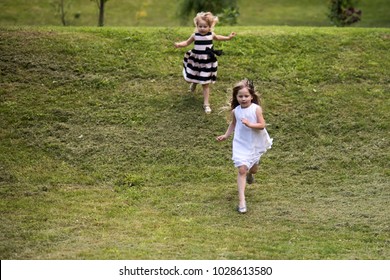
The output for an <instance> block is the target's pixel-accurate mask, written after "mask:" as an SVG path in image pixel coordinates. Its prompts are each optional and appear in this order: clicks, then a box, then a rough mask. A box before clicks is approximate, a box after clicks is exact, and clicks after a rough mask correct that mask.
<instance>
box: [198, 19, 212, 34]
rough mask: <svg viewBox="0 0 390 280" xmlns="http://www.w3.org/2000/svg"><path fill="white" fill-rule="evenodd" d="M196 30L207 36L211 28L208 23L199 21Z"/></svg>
mask: <svg viewBox="0 0 390 280" xmlns="http://www.w3.org/2000/svg"><path fill="white" fill-rule="evenodd" d="M196 28H197V29H198V32H199V33H200V34H202V35H205V34H207V33H208V32H210V26H209V25H208V24H207V22H206V21H204V20H202V19H200V20H198V24H197V25H196Z"/></svg>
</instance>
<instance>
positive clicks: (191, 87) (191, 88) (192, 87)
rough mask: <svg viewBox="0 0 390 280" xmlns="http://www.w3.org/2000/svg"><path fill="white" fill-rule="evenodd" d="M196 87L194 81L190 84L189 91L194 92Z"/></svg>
mask: <svg viewBox="0 0 390 280" xmlns="http://www.w3.org/2000/svg"><path fill="white" fill-rule="evenodd" d="M195 89H196V84H195V83H191V84H190V92H194V91H195Z"/></svg>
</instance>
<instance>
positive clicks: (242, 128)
mask: <svg viewBox="0 0 390 280" xmlns="http://www.w3.org/2000/svg"><path fill="white" fill-rule="evenodd" d="M231 109H232V122H231V123H230V125H229V127H228V129H227V130H226V132H225V134H223V135H221V136H218V137H217V140H218V141H224V140H226V139H227V138H229V136H230V135H231V134H232V133H233V132H234V138H233V157H232V159H233V162H234V166H235V167H237V168H238V175H237V185H238V198H239V205H238V208H237V210H238V212H239V213H246V212H247V208H246V201H245V187H246V183H248V184H252V183H253V181H254V178H253V174H255V173H256V172H257V170H258V165H259V161H260V157H261V156H262V155H263V154H264V153H265V152H266V151H267V150H268V149H270V148H271V146H272V139H271V138H270V137H269V135H268V132H267V130H266V128H265V127H266V124H265V120H264V117H263V112H262V109H261V107H260V105H259V97H258V96H257V94H256V92H255V89H254V86H253V83H252V82H250V81H249V80H247V79H245V80H243V81H241V82H239V83H237V84H236V85H235V87H234V88H233V97H232V101H231Z"/></svg>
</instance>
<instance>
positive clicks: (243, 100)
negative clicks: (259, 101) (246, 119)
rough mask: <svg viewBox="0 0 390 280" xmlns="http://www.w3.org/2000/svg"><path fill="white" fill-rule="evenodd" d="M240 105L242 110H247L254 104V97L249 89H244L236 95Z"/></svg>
mask: <svg viewBox="0 0 390 280" xmlns="http://www.w3.org/2000/svg"><path fill="white" fill-rule="evenodd" d="M236 98H237V101H238V103H239V104H240V105H241V107H242V108H247V107H249V106H250V105H251V104H252V100H253V96H252V95H251V94H250V92H249V90H248V88H246V87H244V88H242V89H240V90H239V91H238V92H237V95H236Z"/></svg>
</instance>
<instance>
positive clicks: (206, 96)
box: [202, 84, 210, 105]
mask: <svg viewBox="0 0 390 280" xmlns="http://www.w3.org/2000/svg"><path fill="white" fill-rule="evenodd" d="M202 87H203V104H204V105H210V103H209V97H210V86H209V84H205V85H202Z"/></svg>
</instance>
